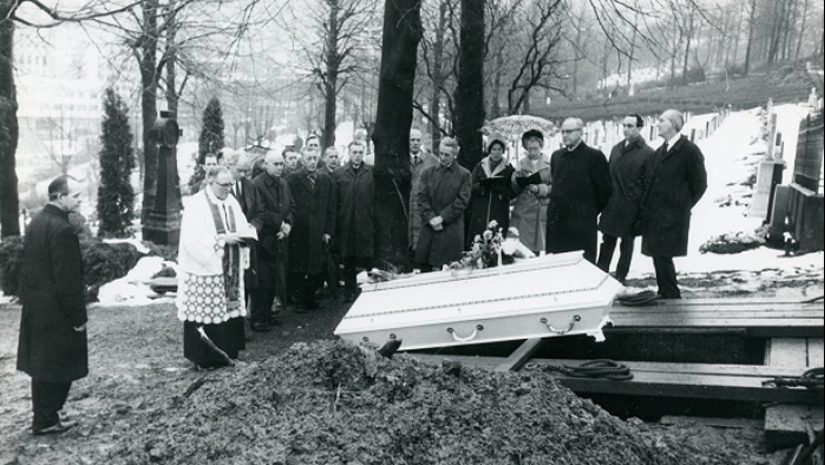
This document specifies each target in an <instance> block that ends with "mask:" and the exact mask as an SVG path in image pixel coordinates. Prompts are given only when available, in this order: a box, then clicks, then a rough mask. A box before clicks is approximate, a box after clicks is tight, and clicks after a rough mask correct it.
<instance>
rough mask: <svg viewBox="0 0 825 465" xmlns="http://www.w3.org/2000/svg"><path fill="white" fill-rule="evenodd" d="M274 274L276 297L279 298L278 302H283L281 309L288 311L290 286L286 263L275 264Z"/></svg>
mask: <svg viewBox="0 0 825 465" xmlns="http://www.w3.org/2000/svg"><path fill="white" fill-rule="evenodd" d="M272 270H273V273H274V278H275V279H274V282H275V289H274V292H275V295H277V296H278V300H280V301H281V307H282V308H283V309H286V306H287V304H288V303H289V301H288V300H287V298H288V296H289V293H288V292H287V291H288V284H287V271H286V262H283V261H281V262H278V263H275V266H274V267H273V268H272Z"/></svg>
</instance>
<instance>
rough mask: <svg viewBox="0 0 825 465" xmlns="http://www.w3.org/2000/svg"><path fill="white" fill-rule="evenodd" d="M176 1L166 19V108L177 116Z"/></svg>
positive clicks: (170, 3) (172, 2)
mask: <svg viewBox="0 0 825 465" xmlns="http://www.w3.org/2000/svg"><path fill="white" fill-rule="evenodd" d="M175 7H176V6H175V2H174V0H170V2H169V6H168V7H167V11H168V12H169V13H168V14H169V17H168V18H167V20H166V53H165V57H166V108H167V110H169V111H171V112H172V114H173V115H175V118H179V117H180V115H178V98H179V95H178V89H177V82H176V81H177V66H176V65H177V61H178V44H177V34H178V24H177V13H176V12H175Z"/></svg>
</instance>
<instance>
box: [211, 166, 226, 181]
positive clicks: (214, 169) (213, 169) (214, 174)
mask: <svg viewBox="0 0 825 465" xmlns="http://www.w3.org/2000/svg"><path fill="white" fill-rule="evenodd" d="M221 173H227V174H229V175H230V176H231V175H232V173H231V172H230V171H229V168H227V167H225V166H223V165H218V166H213V167H211V168H209V169H208V170H207V171H206V179H207V180H209V181H214V180H215V179H216V178H217V177H218V175H219V174H221Z"/></svg>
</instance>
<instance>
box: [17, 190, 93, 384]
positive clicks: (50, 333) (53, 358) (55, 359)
mask: <svg viewBox="0 0 825 465" xmlns="http://www.w3.org/2000/svg"><path fill="white" fill-rule="evenodd" d="M23 254H24V255H23V267H22V270H21V277H20V301H21V303H22V304H23V312H22V315H21V318H20V339H19V343H18V347H17V369H18V370H20V371H23V372H25V373H28V374H29V376H31V377H32V379H36V380H38V381H47V382H53V383H66V382H70V381H74V380H77V379H80V378H83V377H85V376H86V375H87V374H89V352H88V340H87V336H86V331H75V330H74V328H77V327H80V326H82V325H84V324H85V323H86V319H87V315H86V304H85V298H84V284H83V260H82V258H81V255H80V241H79V240H78V238H77V233H76V232H75V230H74V228H73V227H72V225H71V224H70V223H69V216H68V214H67V213H66V212H64V211H63V210H61V209H60V208H58V207H57V206H55V205H52V204H48V205H46V206H45V207H44V208H43V210H42V211H41V212H40V213H38V214H37V215H36V216H35V217H34V218H33V219H32V221H31V223H30V224H29V227H28V228H27V230H26V236H25V242H24V245H23Z"/></svg>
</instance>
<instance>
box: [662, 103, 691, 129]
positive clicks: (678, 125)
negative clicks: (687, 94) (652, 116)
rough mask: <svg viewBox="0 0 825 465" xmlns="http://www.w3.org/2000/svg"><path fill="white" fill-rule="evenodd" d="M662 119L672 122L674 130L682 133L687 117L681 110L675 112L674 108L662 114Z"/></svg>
mask: <svg viewBox="0 0 825 465" xmlns="http://www.w3.org/2000/svg"><path fill="white" fill-rule="evenodd" d="M662 118H666V119H667V120H668V121H670V124H672V125H673V128H674V129H676V132H679V131H681V130H682V128H683V127H684V126H685V117H684V116H683V115H682V112H680V111H679V110H674V109H672V108H671V109H668V110H665V111H664V113H662Z"/></svg>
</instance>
